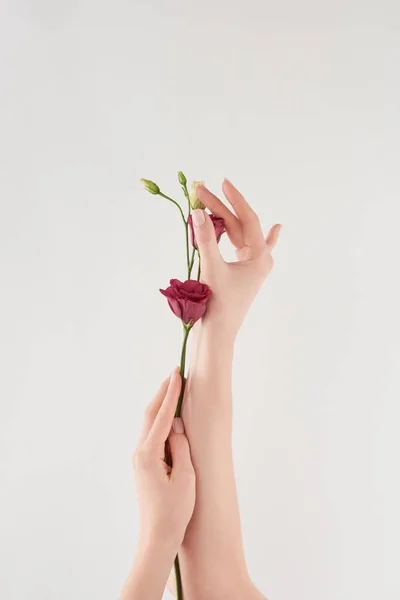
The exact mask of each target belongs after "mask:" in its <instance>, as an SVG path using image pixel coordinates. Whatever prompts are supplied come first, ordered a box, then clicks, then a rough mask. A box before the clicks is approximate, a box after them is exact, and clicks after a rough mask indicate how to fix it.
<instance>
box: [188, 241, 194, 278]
mask: <svg viewBox="0 0 400 600" xmlns="http://www.w3.org/2000/svg"><path fill="white" fill-rule="evenodd" d="M195 253H196V248H193V250H192V257H191V259H190V264H189V277H188V279H190V276H191V274H192V269H193V263H194V256H195Z"/></svg>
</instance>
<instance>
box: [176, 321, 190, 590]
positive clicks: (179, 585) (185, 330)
mask: <svg viewBox="0 0 400 600" xmlns="http://www.w3.org/2000/svg"><path fill="white" fill-rule="evenodd" d="M192 327H193V325H190V324H189V325H185V324H184V325H183V343H182V352H181V365H180V370H179V372H180V374H181V378H182V386H181V392H180V394H179V399H178V404H177V407H176V411H175V417H180V416H181V412H182V402H183V395H184V393H185V366H186V348H187V341H188V337H189V333H190V330H191V329H192ZM174 568H175V579H176V600H183V589H182V577H181V569H180V566H179V557H178V555H176V557H175V560H174Z"/></svg>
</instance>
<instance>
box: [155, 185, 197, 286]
mask: <svg viewBox="0 0 400 600" xmlns="http://www.w3.org/2000/svg"><path fill="white" fill-rule="evenodd" d="M158 195H159V196H161V197H162V198H165V199H166V200H169V202H172V204H175V206H176V207H177V208H178V209H179V212H180V213H181V217H182V221H183V225H184V227H185V238H186V266H187V270H188V279H190V275H189V268H190V259H189V225H188V223H187V220H186V218H185V215H184V214H183V210H182V207H181V205H180V204H179V203H178V202H177V201H176V200H174V199H173V198H170V197H169V196H167V195H166V194H164V193H163V192H159V193H158Z"/></svg>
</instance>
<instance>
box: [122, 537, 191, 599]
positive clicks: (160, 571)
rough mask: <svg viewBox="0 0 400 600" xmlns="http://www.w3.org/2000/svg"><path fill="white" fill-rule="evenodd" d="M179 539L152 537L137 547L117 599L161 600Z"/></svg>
mask: <svg viewBox="0 0 400 600" xmlns="http://www.w3.org/2000/svg"><path fill="white" fill-rule="evenodd" d="M178 549H179V541H178V542H177V541H176V540H174V539H173V538H171V539H170V540H167V541H164V540H162V539H160V536H158V539H154V540H153V541H152V542H151V543H149V544H147V545H146V546H142V547H140V548H139V549H138V551H137V554H136V557H135V559H134V561H133V565H132V569H131V571H130V573H129V575H128V578H127V580H126V583H125V585H124V587H123V589H122V592H121V594H120V597H119V600H161V598H162V595H163V593H164V590H165V585H166V582H167V579H168V575H169V573H170V571H171V568H172V566H173V564H174V559H175V556H176V554H177V552H178Z"/></svg>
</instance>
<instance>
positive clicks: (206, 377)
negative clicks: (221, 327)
mask: <svg viewBox="0 0 400 600" xmlns="http://www.w3.org/2000/svg"><path fill="white" fill-rule="evenodd" d="M194 334H195V335H194V344H193V353H192V360H191V364H190V370H189V375H188V381H187V386H186V394H185V400H184V421H185V427H186V431H187V435H188V437H189V441H190V447H191V455H192V461H193V464H194V467H195V470H196V475H197V489H196V507H195V511H194V514H193V517H192V520H191V522H190V524H189V527H188V529H187V531H186V535H185V540H184V544H183V546H182V549H181V551H180V556H181V565H182V572H183V577H184V587H185V588H186V589H187V590H188V598H190V600H192V599H194V598H205V597H207V598H208V599H210V600H212V599H213V598H223V597H229V598H231V599H233V598H235V597H238V598H243V597H246V595H247V594H246V595H245V593H246V591H247V590H248V589H250V588H251V583H250V581H249V578H248V575H247V569H246V564H245V558H244V552H243V544H242V536H241V528H240V517H239V508H238V502H237V494H236V486H235V477H234V471H233V463H232V443H231V435H232V381H231V380H232V360H233V346H234V339H233V337H232V336H229V335H225V334H221V333H220V332H219V331H218V327H215V326H214V325H213V324H212V323H207V322H206V321H205V322H204V323H202V324H200V325H199V326H198V328H197V329H196V331H195V332H194ZM247 597H249V596H248V595H247Z"/></svg>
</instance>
